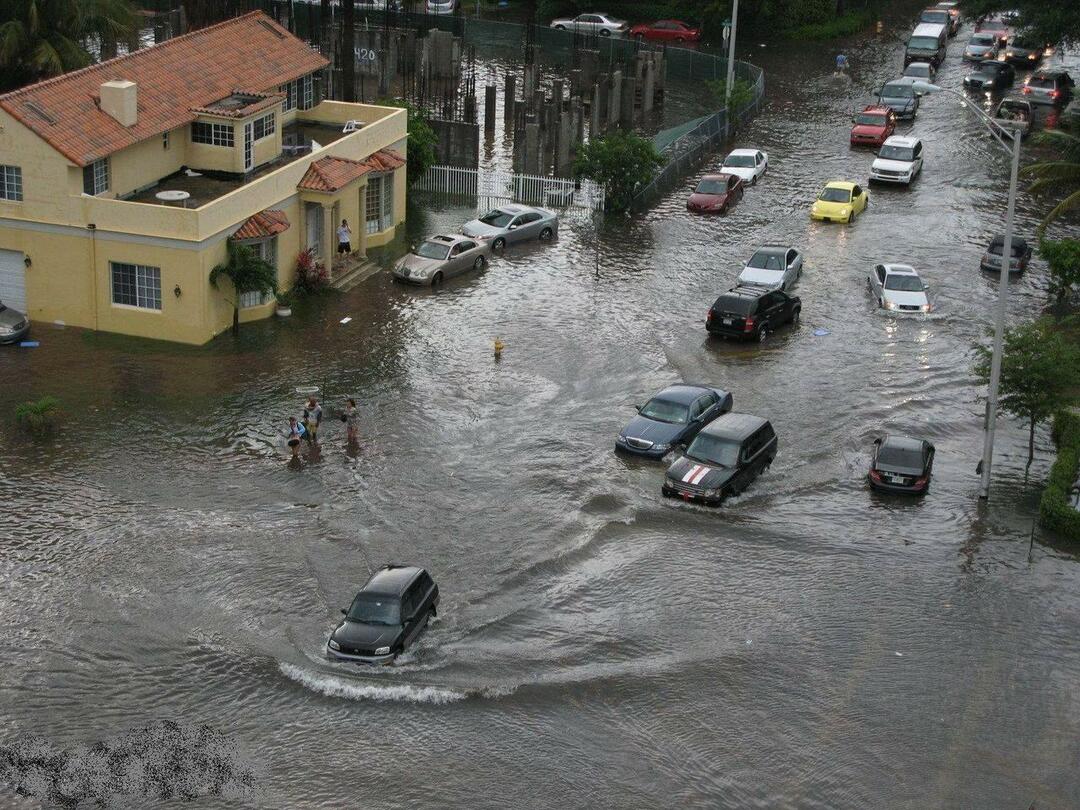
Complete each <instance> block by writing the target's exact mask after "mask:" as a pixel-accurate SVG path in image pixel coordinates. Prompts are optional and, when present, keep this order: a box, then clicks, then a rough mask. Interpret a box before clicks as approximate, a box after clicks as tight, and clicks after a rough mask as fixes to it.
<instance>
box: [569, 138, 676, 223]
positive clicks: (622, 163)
mask: <svg viewBox="0 0 1080 810" xmlns="http://www.w3.org/2000/svg"><path fill="white" fill-rule="evenodd" d="M663 165H664V159H663V158H662V157H661V156H660V154H659V153H658V152H657V151H656V147H655V146H653V144H652V141H650V140H647V139H645V138H642V137H640V136H639V135H635V134H633V133H632V132H623V131H622V130H619V131H617V132H613V133H611V134H610V135H607V136H605V137H603V138H598V139H597V140H593V141H589V142H588V143H587V144H585V145H584V146H583V147H581V149H580V150H579V151H578V155H577V158H576V159H575V160H574V175H575V176H577V177H587V178H589V179H590V180H595V181H596V182H598V183H600V184H602V185H603V186H604V187H605V195H606V196H605V198H604V205H605V208H606V209H607V210H608V211H613V212H621V211H627V210H629V209H630V204H631V203H632V202H633V199H634V195H635V194H636V193H637V191H638V190H639V189H640V188H641V187H642V186H645V185H648V183H649V182H650V181H651V180H652V179H653V176H654V175H655V173H656V170H657V169H658V168H660V167H661V166H663Z"/></svg>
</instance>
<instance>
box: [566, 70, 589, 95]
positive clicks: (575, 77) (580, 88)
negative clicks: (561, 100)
mask: <svg viewBox="0 0 1080 810" xmlns="http://www.w3.org/2000/svg"><path fill="white" fill-rule="evenodd" d="M569 94H570V97H571V98H573V97H574V96H583V95H584V94H585V86H584V85H583V84H582V83H581V68H574V69H573V70H571V71H570V89H569Z"/></svg>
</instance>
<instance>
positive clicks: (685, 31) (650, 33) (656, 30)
mask: <svg viewBox="0 0 1080 810" xmlns="http://www.w3.org/2000/svg"><path fill="white" fill-rule="evenodd" d="M630 36H632V37H633V38H634V39H638V40H642V39H647V40H649V41H650V42H675V43H679V42H697V41H698V40H699V39H701V29H700V28H694V27H693V26H692V25H687V24H686V23H684V22H683V21H682V20H657V21H656V22H654V23H641V24H640V25H635V26H634V27H633V28H631V29H630Z"/></svg>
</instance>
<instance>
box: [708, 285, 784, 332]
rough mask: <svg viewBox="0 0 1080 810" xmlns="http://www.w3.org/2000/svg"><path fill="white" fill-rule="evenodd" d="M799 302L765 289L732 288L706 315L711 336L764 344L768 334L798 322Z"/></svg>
mask: <svg viewBox="0 0 1080 810" xmlns="http://www.w3.org/2000/svg"><path fill="white" fill-rule="evenodd" d="M801 313H802V299H801V298H799V297H798V296H797V295H789V294H788V293H786V292H784V291H783V290H767V289H765V288H764V287H757V286H753V285H751V286H746V287H732V288H731V289H730V290H728V291H727V292H726V293H721V294H720V296H719V297H718V298H717V299H716V300H715V301H714V302H713V305H712V306H711V307H710V308H709V314H708V315H706V316H705V329H706V331H707V332H708V333H709V334H710V335H715V336H717V337H722V338H731V339H734V340H756V341H757V342H758V343H764V342H765V341H766V339H768V337H769V335H770V334H771V333H772V332H773V331H774V330H776V329H777V328H779V327H780V326H783V325H784V324H785V323H790V324H792V325H793V326H794V325H795V324H797V323H798V322H799V315H800V314H801Z"/></svg>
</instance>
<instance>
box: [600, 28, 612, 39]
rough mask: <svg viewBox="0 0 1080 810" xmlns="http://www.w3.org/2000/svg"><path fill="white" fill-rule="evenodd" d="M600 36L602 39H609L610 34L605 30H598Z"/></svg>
mask: <svg viewBox="0 0 1080 810" xmlns="http://www.w3.org/2000/svg"><path fill="white" fill-rule="evenodd" d="M600 36H602V37H610V36H611V32H610V31H608V30H607V29H606V28H601V29H600Z"/></svg>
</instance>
